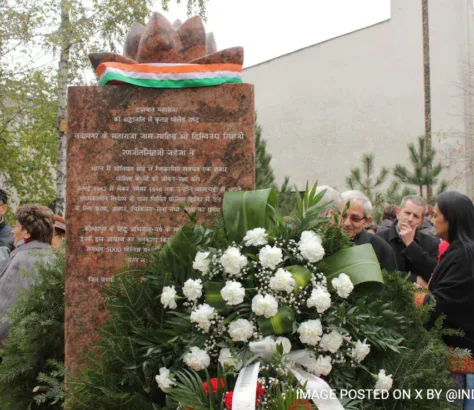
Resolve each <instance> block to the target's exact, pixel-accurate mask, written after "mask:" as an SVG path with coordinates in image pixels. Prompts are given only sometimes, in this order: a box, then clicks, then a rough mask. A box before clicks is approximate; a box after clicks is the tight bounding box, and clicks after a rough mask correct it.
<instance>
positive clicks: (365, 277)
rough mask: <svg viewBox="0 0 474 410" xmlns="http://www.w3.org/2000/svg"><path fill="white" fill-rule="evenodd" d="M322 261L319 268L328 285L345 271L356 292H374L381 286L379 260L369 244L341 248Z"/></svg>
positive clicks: (364, 293)
mask: <svg viewBox="0 0 474 410" xmlns="http://www.w3.org/2000/svg"><path fill="white" fill-rule="evenodd" d="M323 262H324V263H323V264H322V266H321V268H322V271H323V273H324V274H325V275H326V277H327V280H328V284H329V285H330V284H331V280H332V279H334V278H336V277H337V276H339V274H341V273H345V274H346V275H348V276H349V277H350V278H351V281H352V283H353V284H354V288H355V289H354V290H355V291H356V292H357V294H360V295H366V294H370V293H375V292H378V291H379V290H380V289H381V288H382V286H383V278H382V272H381V271H380V265H379V261H378V259H377V255H376V254H375V252H374V248H373V247H372V245H371V244H365V245H359V246H354V247H352V248H347V249H342V250H340V251H339V252H336V253H335V254H334V255H332V256H330V257H329V258H326V259H324V261H323Z"/></svg>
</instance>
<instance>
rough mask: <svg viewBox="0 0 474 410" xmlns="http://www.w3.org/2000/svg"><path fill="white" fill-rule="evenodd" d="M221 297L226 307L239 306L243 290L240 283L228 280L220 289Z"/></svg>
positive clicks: (242, 299)
mask: <svg viewBox="0 0 474 410" xmlns="http://www.w3.org/2000/svg"><path fill="white" fill-rule="evenodd" d="M221 296H222V299H224V300H225V301H226V302H227V304H228V305H239V304H240V303H242V302H243V301H244V297H245V289H244V288H243V287H242V284H241V283H240V282H234V281H231V280H228V281H227V282H226V283H225V286H224V287H223V288H222V289H221Z"/></svg>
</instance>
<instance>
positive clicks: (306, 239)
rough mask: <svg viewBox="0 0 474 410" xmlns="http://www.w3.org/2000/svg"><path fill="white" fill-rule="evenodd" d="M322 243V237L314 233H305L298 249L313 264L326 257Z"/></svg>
mask: <svg viewBox="0 0 474 410" xmlns="http://www.w3.org/2000/svg"><path fill="white" fill-rule="evenodd" d="M321 242H322V241H321V238H320V236H319V235H317V234H316V233H314V232H313V231H304V232H303V233H302V234H301V239H300V242H299V243H298V249H299V251H300V253H301V255H302V256H303V257H304V258H305V259H307V260H308V261H309V262H311V263H315V262H318V261H320V260H321V259H323V257H324V248H323V246H322V245H321Z"/></svg>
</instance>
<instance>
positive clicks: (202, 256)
mask: <svg viewBox="0 0 474 410" xmlns="http://www.w3.org/2000/svg"><path fill="white" fill-rule="evenodd" d="M210 254H211V253H210V252H198V253H197V254H196V257H195V258H194V262H193V268H194V269H196V270H198V271H201V272H202V273H203V275H206V274H207V273H208V272H209V266H210V264H211V260H210V259H209V255H210Z"/></svg>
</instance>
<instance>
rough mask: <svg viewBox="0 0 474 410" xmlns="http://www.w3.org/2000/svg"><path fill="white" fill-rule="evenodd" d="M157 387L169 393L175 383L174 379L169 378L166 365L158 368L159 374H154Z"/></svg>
mask: <svg viewBox="0 0 474 410" xmlns="http://www.w3.org/2000/svg"><path fill="white" fill-rule="evenodd" d="M155 380H156V382H157V383H158V387H159V388H160V389H161V390H163V391H164V392H165V393H169V392H170V391H171V389H172V387H173V385H174V384H176V383H175V381H174V379H171V378H170V371H169V370H168V369H167V368H166V367H161V368H160V374H159V375H156V376H155Z"/></svg>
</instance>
